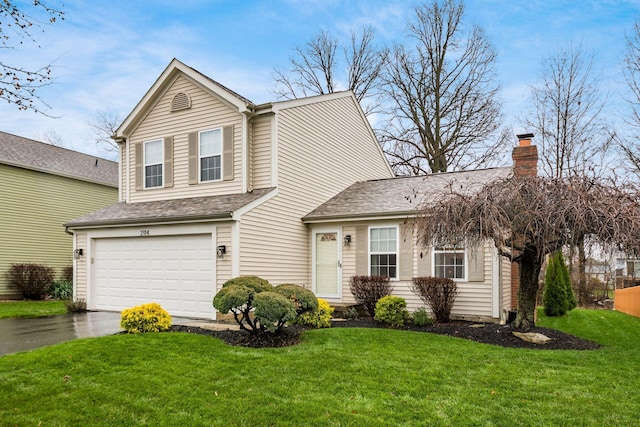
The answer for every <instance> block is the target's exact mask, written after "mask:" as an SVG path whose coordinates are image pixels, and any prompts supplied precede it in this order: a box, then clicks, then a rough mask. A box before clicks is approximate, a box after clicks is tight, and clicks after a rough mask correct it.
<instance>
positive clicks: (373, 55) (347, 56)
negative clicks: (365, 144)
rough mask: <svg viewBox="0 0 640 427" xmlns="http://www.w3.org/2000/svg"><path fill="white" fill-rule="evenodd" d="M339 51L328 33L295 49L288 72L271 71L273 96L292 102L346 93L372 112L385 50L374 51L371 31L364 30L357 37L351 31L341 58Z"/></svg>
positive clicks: (367, 111)
mask: <svg viewBox="0 0 640 427" xmlns="http://www.w3.org/2000/svg"><path fill="white" fill-rule="evenodd" d="M339 47H340V43H339V41H338V40H337V39H336V38H335V37H334V36H333V35H332V34H331V33H329V32H328V31H321V32H320V33H318V34H317V35H316V36H315V37H314V38H313V39H312V40H311V41H309V42H308V43H307V44H306V45H305V46H304V47H297V48H296V49H295V56H293V57H291V58H290V62H291V68H290V69H287V70H280V69H275V70H274V73H273V74H274V79H275V82H276V90H275V93H276V94H277V95H279V96H280V97H282V98H285V99H296V98H301V97H305V96H310V95H323V94H327V93H333V92H337V91H340V90H349V89H350V90H352V91H353V92H354V94H355V96H356V98H357V99H358V101H359V102H360V103H361V104H362V105H363V108H364V109H365V112H366V113H367V114H369V113H371V112H372V111H374V110H375V108H376V107H377V105H378V104H377V102H376V100H375V97H376V95H377V89H378V86H379V77H380V73H381V70H382V67H383V66H384V62H385V60H386V56H387V49H385V48H378V47H376V45H375V30H374V29H373V27H365V28H364V29H362V31H361V32H360V33H357V32H356V31H352V32H351V40H350V43H349V45H348V46H345V47H344V48H343V49H342V50H343V54H344V56H343V57H342V58H340V57H338V56H337V55H336V51H337V50H338V48H339ZM343 61H344V62H343Z"/></svg>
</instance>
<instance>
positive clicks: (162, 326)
mask: <svg viewBox="0 0 640 427" xmlns="http://www.w3.org/2000/svg"><path fill="white" fill-rule="evenodd" d="M120 327H121V328H122V329H124V330H125V331H127V332H128V333H130V334H136V333H141V332H162V331H167V330H169V328H170V327H171V316H170V315H169V313H167V311H166V310H165V309H163V308H162V307H161V306H160V304H158V303H155V302H152V303H150V304H142V305H138V306H136V307H133V308H127V309H124V310H122V316H121V318H120Z"/></svg>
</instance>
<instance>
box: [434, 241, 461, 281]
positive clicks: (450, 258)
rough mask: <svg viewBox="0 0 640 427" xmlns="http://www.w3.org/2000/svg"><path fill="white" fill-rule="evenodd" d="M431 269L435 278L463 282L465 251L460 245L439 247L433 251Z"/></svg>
mask: <svg viewBox="0 0 640 427" xmlns="http://www.w3.org/2000/svg"><path fill="white" fill-rule="evenodd" d="M433 258H434V262H433V267H434V275H435V276H436V277H447V278H449V279H457V280H465V279H466V277H467V276H466V267H465V250H464V247H463V246H461V245H451V246H441V247H437V248H435V250H434V251H433Z"/></svg>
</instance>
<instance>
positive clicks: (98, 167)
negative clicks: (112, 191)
mask: <svg viewBox="0 0 640 427" xmlns="http://www.w3.org/2000/svg"><path fill="white" fill-rule="evenodd" d="M0 163H4V164H8V165H12V166H17V167H22V168H26V169H32V170H37V171H41V172H46V173H51V174H54V175H61V176H66V177H70V178H75V179H79V180H82V181H89V182H95V183H98V184H103V185H108V186H111V187H117V186H118V163H117V162H113V161H111V160H106V159H103V158H100V157H96V156H91V155H89V154H84V153H79V152H77V151H73V150H68V149H66V148H61V147H56V146H53V145H49V144H45V143H43V142H38V141H34V140H33V139H28V138H23V137H21V136H17V135H12V134H10V133H6V132H1V131H0Z"/></svg>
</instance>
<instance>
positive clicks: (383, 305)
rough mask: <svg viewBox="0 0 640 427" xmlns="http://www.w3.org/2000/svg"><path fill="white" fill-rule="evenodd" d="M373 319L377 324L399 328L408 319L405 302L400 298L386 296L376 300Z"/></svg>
mask: <svg viewBox="0 0 640 427" xmlns="http://www.w3.org/2000/svg"><path fill="white" fill-rule="evenodd" d="M375 313H376V315H375V317H374V319H375V320H377V321H378V322H381V323H385V324H387V325H391V326H394V327H396V328H399V327H400V326H402V325H404V323H405V322H406V321H407V319H408V318H409V312H408V311H407V301H405V299H404V298H401V297H394V296H391V295H387V296H386V297H382V298H380V299H379V300H378V302H377V304H376V310H375Z"/></svg>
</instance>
